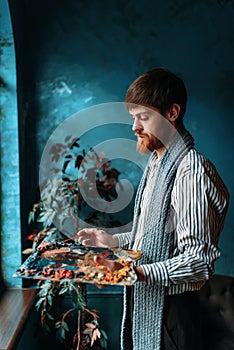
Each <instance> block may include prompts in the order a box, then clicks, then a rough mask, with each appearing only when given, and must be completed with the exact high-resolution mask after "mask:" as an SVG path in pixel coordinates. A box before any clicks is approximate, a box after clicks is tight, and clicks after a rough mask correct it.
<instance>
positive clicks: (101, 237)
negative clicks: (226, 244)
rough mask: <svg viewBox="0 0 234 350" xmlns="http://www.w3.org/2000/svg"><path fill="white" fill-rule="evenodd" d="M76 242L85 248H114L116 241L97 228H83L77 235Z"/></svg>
mask: <svg viewBox="0 0 234 350" xmlns="http://www.w3.org/2000/svg"><path fill="white" fill-rule="evenodd" d="M77 237H78V241H79V242H80V243H82V244H84V245H87V246H94V247H108V248H114V247H117V246H118V239H117V238H116V237H113V236H112V235H110V234H108V233H107V232H105V231H103V230H100V229H97V228H84V229H83V230H80V231H79V232H78V233H77Z"/></svg>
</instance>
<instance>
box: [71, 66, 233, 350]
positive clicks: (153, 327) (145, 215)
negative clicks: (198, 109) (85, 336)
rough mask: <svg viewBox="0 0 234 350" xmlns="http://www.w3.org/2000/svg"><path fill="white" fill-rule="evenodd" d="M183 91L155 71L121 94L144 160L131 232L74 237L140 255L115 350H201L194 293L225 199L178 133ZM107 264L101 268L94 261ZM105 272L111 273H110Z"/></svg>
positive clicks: (210, 267)
mask: <svg viewBox="0 0 234 350" xmlns="http://www.w3.org/2000/svg"><path fill="white" fill-rule="evenodd" d="M186 103H187V91H186V88H185V85H184V82H183V81H182V80H181V79H180V78H179V77H178V76H177V75H175V74H174V73H172V72H170V71H168V70H166V69H163V68H155V69H153V70H151V71H149V72H146V73H144V74H143V75H141V76H140V77H138V78H137V79H136V80H135V81H134V82H133V83H132V84H131V86H130V87H129V89H128V91H127V94H126V106H127V109H128V111H129V113H130V114H131V116H132V118H133V131H134V132H135V134H136V136H137V138H138V142H137V149H138V151H139V152H141V153H144V154H147V153H150V154H151V155H150V157H149V161H148V164H147V166H146V169H145V171H144V174H143V176H142V179H141V181H140V184H139V187H138V191H137V194H136V201H135V209H134V218H133V226H132V230H131V232H126V233H120V234H115V235H110V234H108V233H107V232H105V231H103V230H100V229H97V228H87V229H83V230H81V231H79V232H78V237H79V238H78V239H79V241H80V242H81V241H82V243H83V244H85V245H93V246H103V247H107V246H108V247H117V246H118V247H123V248H128V249H140V250H142V258H141V259H140V260H139V262H138V263H137V265H136V266H135V271H136V274H137V277H138V281H137V282H136V283H135V284H134V286H132V287H126V288H125V293H124V313H123V323H122V333H121V349H122V350H132V349H133V350H145V349H147V350H169V349H171V350H173V349H174V350H176V349H177V350H178V349H179V350H195V349H196V350H197V349H199V350H201V349H202V345H203V334H202V321H201V319H200V316H201V314H200V312H199V300H198V296H197V291H198V290H199V289H200V288H201V287H202V286H203V285H204V284H205V282H206V281H207V280H208V279H209V278H210V277H211V276H212V274H213V272H214V262H215V260H217V259H218V258H219V256H220V250H219V248H218V239H219V236H220V233H221V230H222V228H223V225H224V219H225V216H226V212H227V208H228V202H229V194H228V191H227V189H226V187H225V185H224V183H223V181H222V180H221V178H220V176H219V175H218V173H217V171H216V169H215V167H214V165H213V164H212V163H211V162H210V161H209V160H208V159H206V158H205V157H204V156H203V155H202V154H201V153H199V152H198V151H197V150H196V149H195V147H194V140H193V137H192V136H191V135H190V133H189V132H188V131H187V130H186V129H185V127H184V123H183V117H184V114H185V112H186ZM99 263H103V264H107V262H104V261H99ZM111 268H118V266H116V267H115V266H113V262H112V267H111Z"/></svg>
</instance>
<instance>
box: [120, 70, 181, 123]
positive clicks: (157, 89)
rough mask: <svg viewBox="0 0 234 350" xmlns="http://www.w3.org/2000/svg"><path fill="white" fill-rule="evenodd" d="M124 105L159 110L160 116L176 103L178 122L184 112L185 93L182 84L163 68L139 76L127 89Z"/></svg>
mask: <svg viewBox="0 0 234 350" xmlns="http://www.w3.org/2000/svg"><path fill="white" fill-rule="evenodd" d="M125 101H126V104H127V107H128V108H129V104H130V105H131V104H137V105H143V106H146V107H155V108H157V109H159V111H160V113H161V114H162V115H164V114H165V112H167V111H169V109H170V108H171V106H172V105H173V104H174V103H176V104H178V105H179V106H180V114H179V118H178V122H179V121H180V122H182V120H183V116H184V114H185V111H186V102H187V91H186V87H185V85H184V82H183V81H182V80H181V79H180V78H179V77H178V76H176V75H175V74H173V73H172V72H170V71H169V70H166V69H164V68H155V69H152V70H150V71H148V72H146V73H144V74H142V75H141V76H139V77H138V78H137V79H136V80H135V81H134V82H133V83H132V84H131V85H130V87H129V88H128V90H127V93H126V100H125Z"/></svg>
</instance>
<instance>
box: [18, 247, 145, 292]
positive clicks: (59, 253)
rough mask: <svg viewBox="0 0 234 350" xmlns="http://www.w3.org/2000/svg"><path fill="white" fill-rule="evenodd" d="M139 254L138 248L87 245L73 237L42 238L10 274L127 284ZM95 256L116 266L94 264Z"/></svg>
mask: <svg viewBox="0 0 234 350" xmlns="http://www.w3.org/2000/svg"><path fill="white" fill-rule="evenodd" d="M141 255H142V253H141V251H136V250H124V249H121V248H113V249H110V248H102V247H88V246H83V245H82V244H80V243H76V242H75V241H72V242H69V243H68V242H64V241H53V242H42V243H41V244H40V245H39V246H38V248H37V250H36V251H34V252H33V253H32V254H31V255H30V256H29V257H28V258H27V259H26V260H25V262H24V263H23V264H22V265H21V266H20V267H19V269H17V271H16V272H15V274H14V277H21V278H31V279H35V280H51V281H61V280H73V281H76V282H78V283H91V284H102V285H123V286H128V285H132V284H133V283H135V282H136V280H137V276H136V273H135V271H134V268H133V265H134V262H135V261H137V260H139V259H140V258H141ZM95 257H98V258H101V261H102V262H103V261H106V262H108V261H109V262H110V261H112V262H116V263H118V270H114V271H113V270H111V269H110V268H109V267H107V266H104V265H101V264H97V263H96V261H98V260H97V259H95ZM99 261H100V259H99Z"/></svg>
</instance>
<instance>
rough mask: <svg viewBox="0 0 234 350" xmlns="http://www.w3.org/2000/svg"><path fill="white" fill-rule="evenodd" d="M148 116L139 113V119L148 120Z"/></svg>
mask: <svg viewBox="0 0 234 350" xmlns="http://www.w3.org/2000/svg"><path fill="white" fill-rule="evenodd" d="M148 119H149V117H148V116H147V115H141V116H140V120H148Z"/></svg>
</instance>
